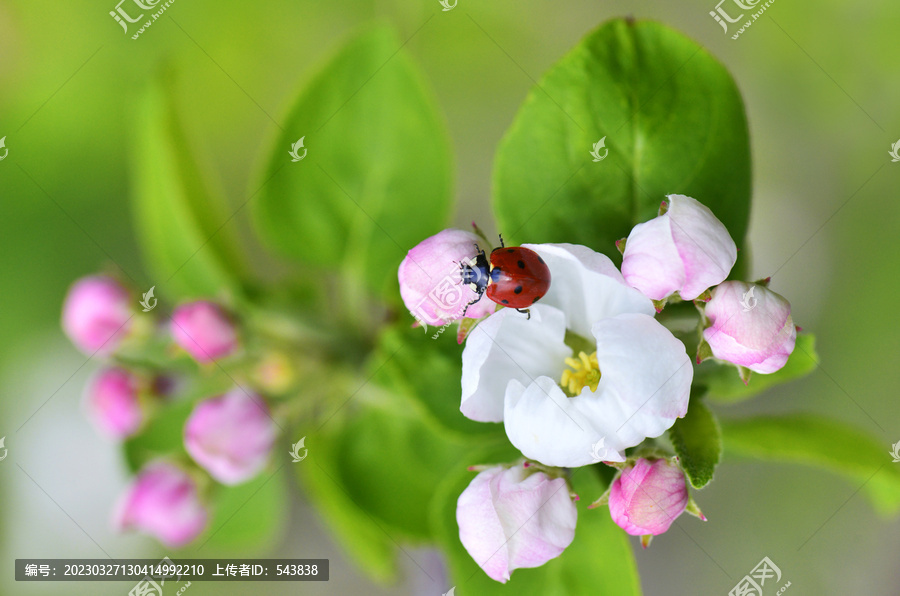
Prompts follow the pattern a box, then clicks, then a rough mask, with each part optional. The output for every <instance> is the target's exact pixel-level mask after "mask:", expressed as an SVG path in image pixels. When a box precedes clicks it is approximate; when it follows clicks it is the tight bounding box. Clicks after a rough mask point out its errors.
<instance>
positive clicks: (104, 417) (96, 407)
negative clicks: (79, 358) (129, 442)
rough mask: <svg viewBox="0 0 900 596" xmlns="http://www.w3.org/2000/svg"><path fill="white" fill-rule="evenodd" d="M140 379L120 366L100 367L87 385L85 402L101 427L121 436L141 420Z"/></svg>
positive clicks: (129, 434)
mask: <svg viewBox="0 0 900 596" xmlns="http://www.w3.org/2000/svg"><path fill="white" fill-rule="evenodd" d="M140 392H141V379H140V378H139V377H138V376H137V375H136V374H134V373H132V372H131V371H128V370H126V369H124V368H121V367H112V368H106V369H104V370H101V371H100V372H99V373H98V374H97V375H96V376H95V377H94V378H93V379H92V380H91V382H90V384H89V385H88V388H87V391H86V394H85V405H86V407H87V410H88V414H89V415H90V417H91V418H92V419H93V421H94V423H95V424H96V426H97V427H98V428H100V430H101V431H103V432H104V433H106V434H108V435H110V436H112V437H114V438H116V439H125V438H127V437H129V436H131V435H133V434H135V433H136V432H137V431H138V429H140V427H141V424H143V422H144V410H143V408H142V407H141V402H140Z"/></svg>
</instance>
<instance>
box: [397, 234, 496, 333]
mask: <svg viewBox="0 0 900 596" xmlns="http://www.w3.org/2000/svg"><path fill="white" fill-rule="evenodd" d="M478 243H479V239H478V236H476V235H475V234H472V233H469V232H465V231H463V230H454V229H449V230H444V231H442V232H439V233H437V234H435V235H434V236H431V237H429V238H426V239H425V240H423V241H422V242H420V243H419V244H417V245H416V246H415V247H414V248H413V249H412V250H410V251H409V252H408V253H407V254H406V258H404V259H403V262H402V263H400V269H399V271H398V273H397V277H398V279H399V280H400V296H401V297H402V298H403V303H404V304H405V305H406V308H407V309H409V312H410V313H412V315H413V316H414V317H415V318H416V319H417V320H418V321H420V322H422V323H424V324H426V325H444V324H445V323H448V322H450V321H455V320H457V319H461V318H462V317H463V312H465V316H466V317H467V318H470V319H477V318H480V317H483V316H484V315H487V314H490V313H492V312H494V309H495V308H496V305H495V304H494V303H493V302H491V301H490V300H488V299H487V298H486V297H485V298H483V299H482V300H480V301H478V302H477V303H476V304H473V305H471V306H469V307H468V310H466V305H468V304H469V303H470V302H471V301H472V300H475V298H477V297H478V294H477V293H475V290H473V289H471V288H470V287H469V286H467V285H465V284H463V283H462V274H461V272H460V263H463V262H467V261H468V260H469V259H473V258H475V256H476V255H477V251H476V249H475V245H476V244H478ZM482 248H486V249H489V247H482Z"/></svg>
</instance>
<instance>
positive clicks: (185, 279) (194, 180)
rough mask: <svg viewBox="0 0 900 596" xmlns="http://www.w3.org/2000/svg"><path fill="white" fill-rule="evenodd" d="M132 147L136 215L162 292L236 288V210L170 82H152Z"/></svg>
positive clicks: (178, 294)
mask: <svg viewBox="0 0 900 596" xmlns="http://www.w3.org/2000/svg"><path fill="white" fill-rule="evenodd" d="M139 115H140V122H139V125H138V127H137V131H138V134H137V135H136V142H135V145H134V150H133V155H134V157H133V163H132V174H133V175H132V180H133V182H132V204H133V213H134V223H135V227H136V228H137V231H138V239H139V241H140V245H141V248H142V250H143V253H144V261H145V263H146V264H147V268H148V269H149V271H150V273H151V274H152V275H153V280H154V282H155V284H156V285H159V288H158V290H157V291H158V293H159V295H161V296H166V297H168V299H169V300H171V299H172V298H178V299H184V298H191V297H200V296H217V295H221V294H222V292H223V291H228V292H230V293H235V292H236V291H237V289H238V279H239V278H240V276H241V274H242V270H243V266H242V264H241V260H240V258H239V248H238V244H237V241H236V239H235V236H234V234H233V229H232V228H230V227H229V226H227V225H225V224H226V222H227V221H228V220H229V219H230V217H231V211H230V210H229V209H228V208H227V206H226V205H225V203H224V201H223V199H222V197H221V196H220V195H219V194H217V193H214V192H212V191H210V190H209V188H208V187H207V185H206V184H205V183H204V178H205V176H204V173H203V172H202V170H201V168H200V165H199V164H198V162H197V160H196V158H195V157H194V156H193V154H192V153H191V150H190V147H191V144H190V142H189V141H188V138H187V134H186V132H185V130H184V128H183V126H182V123H181V122H180V120H179V118H178V116H177V114H176V110H175V106H174V102H173V99H172V97H171V93H170V90H169V89H168V87H167V86H162V85H156V86H153V87H151V88H150V89H149V90H148V92H147V94H146V96H145V97H144V98H143V101H142V103H141V106H140V110H139Z"/></svg>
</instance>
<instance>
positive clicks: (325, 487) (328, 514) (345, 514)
mask: <svg viewBox="0 0 900 596" xmlns="http://www.w3.org/2000/svg"><path fill="white" fill-rule="evenodd" d="M321 437H322V435H317V436H314V437H311V439H312V440H310V439H309V438H308V439H307V441H306V445H307V448H308V449H310V454H309V456H308V457H307V458H306V459H305V460H303V461H302V462H300V463H297V464H292V465H295V466H296V473H297V474H298V478H299V480H300V484H301V486H302V487H303V488H304V490H305V491H306V494H307V495H308V496H309V499H310V501H311V502H312V503H313V505H315V507H316V512H317V514H318V515H320V516H321V517H322V518H323V519H324V520H325V521H326V522H327V523H328V525H329V528H330V529H331V531H332V532H334V534H335V535H336V538H337V539H338V541H339V543H340V544H341V546H343V548H344V549H345V550H346V551H347V553H348V554H349V555H350V557H352V558H353V560H354V561H355V562H356V564H357V565H359V566H360V567H361V568H362V569H363V570H364V571H365V572H366V573H368V574H369V576H370V577H371V578H372V579H374V580H377V581H380V582H387V581H390V580H392V579H394V578H395V577H396V574H397V563H396V560H395V552H396V546H395V543H394V542H393V541H392V540H391V538H390V536H389V535H388V534H387V533H385V531H384V530H383V529H382V527H381V526H379V525H378V523H377V522H376V521H375V519H374V518H373V517H372V516H371V515H369V514H367V513H366V512H365V511H364V510H363V509H361V508H360V507H359V506H358V505H357V504H356V503H355V502H354V501H353V499H352V498H351V497H350V495H349V494H348V493H347V491H346V489H345V488H344V487H343V486H342V485H341V484H340V483H339V481H338V480H337V477H338V472H337V469H336V468H337V462H336V461H334V457H333V456H332V455H331V454H329V452H328V451H327V448H325V449H320V447H325V446H326V445H327V443H325V442H323V443H320V442H319V439H320V438H321Z"/></svg>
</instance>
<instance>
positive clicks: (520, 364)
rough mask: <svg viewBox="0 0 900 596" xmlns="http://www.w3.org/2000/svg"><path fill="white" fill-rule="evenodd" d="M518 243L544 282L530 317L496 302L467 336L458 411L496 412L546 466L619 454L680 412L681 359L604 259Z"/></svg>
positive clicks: (573, 249) (643, 300)
mask: <svg viewBox="0 0 900 596" xmlns="http://www.w3.org/2000/svg"><path fill="white" fill-rule="evenodd" d="M526 246H527V247H528V248H531V249H532V250H534V251H536V252H537V253H538V254H540V255H541V257H542V258H543V259H544V261H545V262H546V263H547V265H548V267H549V268H550V271H551V274H552V276H553V286H552V287H551V288H550V291H549V292H548V293H547V295H546V296H545V297H544V298H543V299H542V301H541V304H537V305H535V306H533V307H532V308H531V313H532V316H531V319H530V320H528V319H527V318H526V317H525V316H524V315H522V314H521V313H517V312H515V311H513V310H511V309H501V310H500V311H498V312H497V313H495V314H493V315H491V316H490V317H488V318H487V319H486V320H484V321H482V322H481V323H480V324H479V325H478V326H477V327H475V329H474V330H473V331H472V332H471V333H470V335H469V337H468V339H467V340H466V346H465V348H464V350H463V355H462V360H463V370H462V403H461V405H460V410H461V411H462V413H463V414H464V415H466V416H467V417H468V418H471V419H473V420H478V421H482V422H501V421H502V422H503V423H504V426H505V428H506V433H507V436H508V437H509V439H510V441H511V442H512V444H513V445H515V447H516V448H518V449H519V450H520V451H521V452H522V453H523V454H524V455H525V456H526V457H528V458H530V459H534V460H537V461H539V462H541V463H543V464H546V465H549V466H561V467H576V466H583V465H588V464H591V463H595V462H596V461H597V460H598V457H599V458H600V459H602V460H605V461H624V460H625V454H624V451H625V449H626V448H628V447H633V446H635V445H637V444H639V443H640V442H641V441H643V440H644V439H646V438H647V437H658V436H659V435H661V434H662V433H664V432H665V431H666V430H667V429H668V428H670V427H671V426H672V424H674V422H675V420H676V419H677V418H680V417H682V416H684V414H685V412H686V411H687V405H688V397H689V394H690V386H691V380H692V378H693V368H692V366H691V362H690V358H689V357H688V356H687V353H686V351H685V348H684V345H683V344H682V343H681V342H680V341H679V340H678V339H676V338H675V336H673V335H672V334H671V332H669V331H668V330H667V329H666V328H665V327H663V326H662V325H661V324H660V323H658V322H657V321H656V320H655V319H654V318H653V317H652V316H651V315H652V314H653V313H654V312H655V311H654V307H653V304H652V303H651V301H650V300H649V299H648V298H647V297H646V296H644V295H643V294H641V293H640V292H639V291H638V290H636V289H634V288H631V287H628V286H627V285H626V284H625V282H624V279H623V278H622V276H621V274H619V272H618V270H617V269H616V268H615V266H614V265H613V263H612V261H610V260H609V258H608V257H606V256H604V255H601V254H599V253H596V252H594V251H592V250H590V249H589V248H586V247H584V246H577V245H569V244H558V245H553V244H539V245H526ZM573 346H575V347H574V348H573ZM582 352H583V354H582ZM598 444H602V446H603V447H602V449H600V450H599V451H598V450H597V449H595V446H596V445H598Z"/></svg>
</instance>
